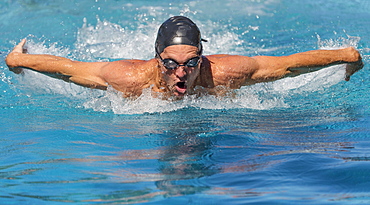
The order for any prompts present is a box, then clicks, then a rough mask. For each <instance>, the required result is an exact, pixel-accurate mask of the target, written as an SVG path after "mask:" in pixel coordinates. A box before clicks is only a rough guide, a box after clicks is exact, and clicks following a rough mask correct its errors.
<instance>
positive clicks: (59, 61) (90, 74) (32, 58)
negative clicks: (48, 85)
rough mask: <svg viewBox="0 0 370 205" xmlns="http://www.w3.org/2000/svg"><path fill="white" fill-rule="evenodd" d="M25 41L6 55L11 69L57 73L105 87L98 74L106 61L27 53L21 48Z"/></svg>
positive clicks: (77, 82)
mask: <svg viewBox="0 0 370 205" xmlns="http://www.w3.org/2000/svg"><path fill="white" fill-rule="evenodd" d="M25 43H26V39H23V40H22V41H21V42H20V43H19V44H18V45H16V46H15V47H14V49H13V51H12V52H10V53H9V55H8V56H7V57H6V59H5V61H6V64H7V65H8V67H9V69H10V70H11V71H13V72H15V73H20V72H22V69H21V68H28V69H32V70H36V71H39V72H43V73H50V74H59V75H61V76H63V77H62V78H63V79H68V80H70V81H72V82H74V83H76V84H79V85H82V86H85V87H90V88H99V89H105V88H106V86H107V85H106V82H105V81H104V80H103V79H102V77H101V76H100V73H101V68H102V67H104V66H106V64H107V63H106V62H94V63H88V62H78V61H72V60H70V59H67V58H63V57H58V56H52V55H44V54H43V55H34V54H27V53H25V52H24V49H23V47H24V44H25Z"/></svg>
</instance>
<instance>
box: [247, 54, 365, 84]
mask: <svg viewBox="0 0 370 205" xmlns="http://www.w3.org/2000/svg"><path fill="white" fill-rule="evenodd" d="M254 59H255V60H256V61H257V64H258V69H257V70H256V72H255V73H254V74H253V75H252V79H253V80H256V81H260V82H262V81H271V80H276V79H280V78H283V77H288V76H297V75H300V74H304V73H309V72H313V71H316V70H318V69H320V68H323V67H325V66H329V65H334V64H339V63H356V64H359V65H361V62H362V61H361V55H360V54H359V53H358V51H357V50H355V49H354V48H352V47H350V48H345V49H338V50H313V51H307V52H302V53H297V54H293V55H290V56H281V57H276V56H257V57H254ZM361 68H362V67H361V66H359V69H361Z"/></svg>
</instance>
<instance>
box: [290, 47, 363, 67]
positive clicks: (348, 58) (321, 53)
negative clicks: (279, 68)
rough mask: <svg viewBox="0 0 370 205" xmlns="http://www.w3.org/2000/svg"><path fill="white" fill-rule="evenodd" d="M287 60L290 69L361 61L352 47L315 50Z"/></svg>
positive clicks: (295, 55) (292, 56)
mask: <svg viewBox="0 0 370 205" xmlns="http://www.w3.org/2000/svg"><path fill="white" fill-rule="evenodd" d="M286 58H287V59H286V61H287V68H288V69H294V68H312V67H322V66H328V65H332V64H339V63H353V62H357V61H359V60H361V56H360V54H359V53H358V52H357V51H356V50H355V49H354V48H352V47H349V48H345V49H338V50H313V51H307V52H303V53H297V54H293V55H290V56H287V57H286Z"/></svg>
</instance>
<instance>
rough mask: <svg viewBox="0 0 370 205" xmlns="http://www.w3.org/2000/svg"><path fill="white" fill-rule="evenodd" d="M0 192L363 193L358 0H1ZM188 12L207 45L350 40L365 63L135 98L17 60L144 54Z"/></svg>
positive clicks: (184, 199)
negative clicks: (203, 91) (201, 91)
mask: <svg viewBox="0 0 370 205" xmlns="http://www.w3.org/2000/svg"><path fill="white" fill-rule="evenodd" d="M0 8H1V10H0V22H1V23H0V25H1V28H2V29H1V31H0V33H1V37H0V58H1V59H2V60H1V64H0V79H1V81H0V87H1V89H0V109H1V111H0V112H1V115H0V119H1V122H2V123H1V125H0V130H1V135H0V141H1V143H0V150H1V151H0V204H135V203H139V204H140V203H142V204H144V203H145V204H249V203H251V204H367V203H369V201H370V188H369V187H370V184H369V181H370V178H369V173H370V164H369V159H370V152H369V149H368V147H369V145H370V141H369V138H368V137H370V136H369V125H370V117H369V116H370V115H369V100H368V96H369V95H368V90H369V87H370V86H369V83H368V81H369V66H368V65H367V64H368V63H369V48H368V47H369V45H368V44H369V42H370V38H369V35H368V33H369V27H368V19H369V17H370V12H369V11H370V3H369V2H368V1H366V0H357V1H334V0H329V1H328V0H326V1H324V0H314V1H309V2H304V1H288V0H258V1H256V0H249V1H234V0H226V1H222V2H221V1H211V0H206V1H189V2H184V1H168V0H166V1H161V2H155V1H144V0H142V1H103V0H96V1H87V0H82V1H78V2H74V1H67V0H64V1H56V0H48V1H41V0H5V1H2V2H1V3H0ZM179 14H181V15H186V16H188V17H190V18H192V19H193V20H194V21H195V22H196V23H197V24H198V25H199V27H200V30H201V31H202V34H203V37H204V38H205V39H208V40H209V42H208V43H205V44H204V49H205V55H207V54H214V53H228V54H239V55H248V56H253V55H276V56H279V55H289V54H292V53H295V52H301V51H307V50H312V49H320V48H325V49H334V48H339V47H346V46H354V47H356V48H357V49H359V51H360V52H361V54H362V55H363V58H364V62H365V67H364V68H363V69H362V70H361V71H359V72H358V73H356V74H355V75H354V76H353V77H352V78H351V81H349V82H345V81H344V80H343V79H344V67H343V66H332V67H329V68H325V69H323V70H321V71H319V72H315V73H310V74H306V75H302V76H298V77H295V78H287V79H283V80H279V81H276V82H272V83H262V84H256V85H253V86H246V87H243V88H241V89H240V90H237V91H235V93H233V95H235V96H234V97H230V96H225V97H221V98H216V97H214V96H203V97H201V98H194V97H193V96H189V97H188V98H186V99H184V100H182V101H178V102H168V101H163V100H159V99H156V98H152V97H151V95H150V93H149V92H147V93H144V94H143V95H142V96H141V97H140V98H138V99H137V100H135V101H132V100H127V99H123V98H122V97H121V96H120V94H119V93H117V92H116V91H114V90H113V89H111V88H109V89H108V91H106V92H103V91H97V90H91V89H87V88H81V87H79V86H76V85H73V84H69V83H65V82H62V81H60V80H56V79H52V78H50V77H47V76H44V75H41V74H39V73H35V72H33V71H26V72H25V74H24V75H15V74H14V73H12V72H10V71H9V70H8V69H7V67H6V65H5V63H4V61H3V59H4V58H5V56H6V55H7V53H8V52H9V51H10V49H11V48H12V47H13V46H14V45H15V44H16V43H18V42H19V40H20V39H22V38H25V37H27V39H28V43H27V47H28V51H29V52H30V53H47V54H53V55H59V56H64V57H68V58H72V59H75V60H83V61H112V60H118V59H126V58H138V59H149V58H152V57H153V56H154V49H153V43H154V39H155V35H153V34H154V33H155V32H156V30H157V29H158V27H159V25H160V24H161V23H162V22H163V21H164V20H166V19H167V18H168V17H169V16H172V15H179Z"/></svg>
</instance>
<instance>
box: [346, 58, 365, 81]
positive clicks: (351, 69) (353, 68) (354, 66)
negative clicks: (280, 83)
mask: <svg viewBox="0 0 370 205" xmlns="http://www.w3.org/2000/svg"><path fill="white" fill-rule="evenodd" d="M362 67H364V63H363V62H362V60H361V59H360V60H359V61H357V62H354V63H348V64H347V65H346V75H345V80H346V81H349V79H350V77H351V75H353V74H354V73H356V72H357V71H359V70H361V68H362Z"/></svg>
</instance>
